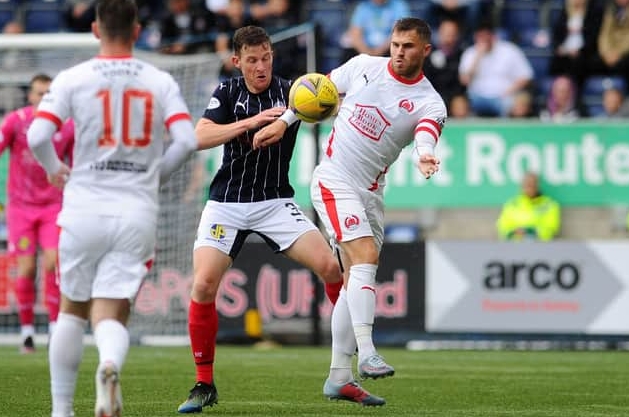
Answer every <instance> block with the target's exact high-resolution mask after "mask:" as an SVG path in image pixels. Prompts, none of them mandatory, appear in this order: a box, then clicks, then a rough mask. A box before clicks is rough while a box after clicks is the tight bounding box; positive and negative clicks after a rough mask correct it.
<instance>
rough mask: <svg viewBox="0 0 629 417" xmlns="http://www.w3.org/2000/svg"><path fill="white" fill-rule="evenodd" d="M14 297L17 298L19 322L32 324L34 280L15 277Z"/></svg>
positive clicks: (33, 316)
mask: <svg viewBox="0 0 629 417" xmlns="http://www.w3.org/2000/svg"><path fill="white" fill-rule="evenodd" d="M15 298H16V299H17V308H18V315H19V317H20V324H21V325H22V326H24V325H29V324H30V325H32V324H33V323H34V322H35V313H34V310H33V308H34V305H35V282H33V280H32V279H30V278H27V277H18V278H16V279H15Z"/></svg>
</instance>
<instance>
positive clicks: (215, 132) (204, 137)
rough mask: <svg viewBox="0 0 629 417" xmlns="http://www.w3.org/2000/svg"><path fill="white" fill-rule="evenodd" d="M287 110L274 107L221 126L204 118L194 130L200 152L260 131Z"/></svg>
mask: <svg viewBox="0 0 629 417" xmlns="http://www.w3.org/2000/svg"><path fill="white" fill-rule="evenodd" d="M285 110H286V108H285V107H273V108H270V109H266V110H264V111H261V112H260V113H258V114H256V115H255V116H251V117H249V118H247V119H242V120H238V121H236V122H233V123H227V124H219V123H216V122H214V121H213V120H210V119H207V118H202V119H200V120H199V121H198V122H197V125H196V127H195V129H194V130H195V133H196V135H197V141H198V143H199V150H201V149H210V148H215V147H217V146H220V145H223V144H225V143H227V142H229V141H230V140H232V139H234V138H235V137H237V136H239V135H242V134H243V133H245V132H247V131H249V130H255V129H259V128H260V127H262V126H265V125H267V124H269V123H271V122H274V121H275V120H277V118H278V117H280V116H281V115H282V114H283V113H284V111H285Z"/></svg>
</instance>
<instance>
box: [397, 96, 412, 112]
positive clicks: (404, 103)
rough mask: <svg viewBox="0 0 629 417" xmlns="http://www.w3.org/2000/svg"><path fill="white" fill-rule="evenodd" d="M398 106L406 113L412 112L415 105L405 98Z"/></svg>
mask: <svg viewBox="0 0 629 417" xmlns="http://www.w3.org/2000/svg"><path fill="white" fill-rule="evenodd" d="M398 106H399V107H400V108H401V109H404V110H406V111H407V112H408V113H410V112H412V111H413V109H415V105H414V104H413V102H412V101H410V100H409V99H407V98H405V99H403V100H400V104H398Z"/></svg>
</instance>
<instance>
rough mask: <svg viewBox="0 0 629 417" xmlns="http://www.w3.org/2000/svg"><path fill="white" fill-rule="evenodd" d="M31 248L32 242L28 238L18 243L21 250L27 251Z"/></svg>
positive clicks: (24, 237) (22, 238)
mask: <svg viewBox="0 0 629 417" xmlns="http://www.w3.org/2000/svg"><path fill="white" fill-rule="evenodd" d="M30 246H31V241H30V239H29V238H27V237H26V236H22V237H21V238H20V240H18V242H17V247H18V249H19V250H27V249H28V248H29V247H30Z"/></svg>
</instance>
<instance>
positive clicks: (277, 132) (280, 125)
mask: <svg viewBox="0 0 629 417" xmlns="http://www.w3.org/2000/svg"><path fill="white" fill-rule="evenodd" d="M297 120H298V119H297V116H295V113H293V111H292V110H290V109H288V110H286V111H285V112H284V113H283V114H282V115H281V117H280V118H279V119H277V120H275V121H274V122H273V123H271V124H269V125H267V126H265V127H263V128H262V129H260V130H258V131H257V132H256V133H255V135H253V149H259V148H264V147H267V146H270V145H273V144H274V143H277V142H279V141H280V139H282V136H284V133H285V132H286V129H288V127H289V126H290V125H292V124H293V123H295V122H296V121H297Z"/></svg>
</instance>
